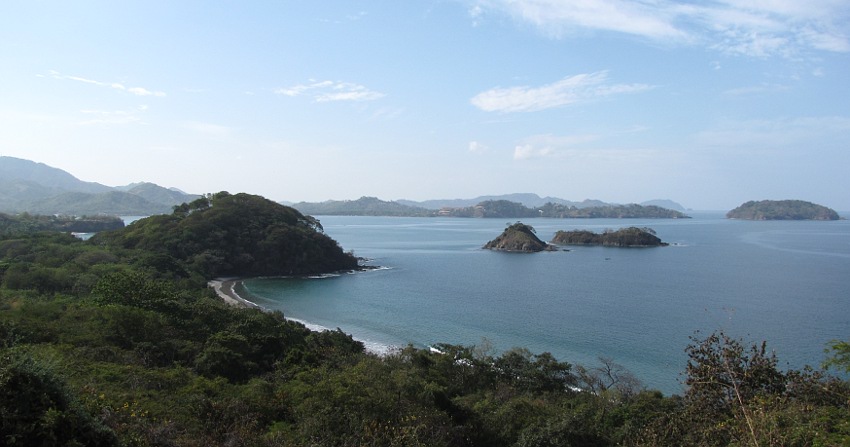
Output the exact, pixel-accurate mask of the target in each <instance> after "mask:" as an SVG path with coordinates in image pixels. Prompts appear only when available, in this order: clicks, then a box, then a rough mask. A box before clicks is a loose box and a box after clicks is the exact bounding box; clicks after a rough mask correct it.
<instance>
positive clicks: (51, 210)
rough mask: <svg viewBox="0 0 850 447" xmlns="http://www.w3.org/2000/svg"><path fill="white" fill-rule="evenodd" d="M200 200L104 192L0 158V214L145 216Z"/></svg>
mask: <svg viewBox="0 0 850 447" xmlns="http://www.w3.org/2000/svg"><path fill="white" fill-rule="evenodd" d="M198 197H200V196H199V195H196V194H187V193H185V192H183V191H180V190H177V189H169V188H164V187H162V186H158V185H155V184H153V183H133V184H130V185H126V186H119V187H110V186H106V185H101V184H100V183H94V182H85V181H82V180H80V179H78V178H76V177H74V176H73V175H71V174H70V173H68V172H66V171H63V170H61V169H58V168H54V167H50V166H48V165H45V164H43V163H36V162H34V161H30V160H24V159H20V158H14V157H3V156H0V212H4V213H22V212H27V213H30V214H45V215H50V214H67V215H77V216H81V215H98V214H109V215H117V216H134V215H138V216H147V215H151V214H162V213H170V212H171V211H172V207H173V206H174V205H179V204H181V203H184V202H191V201H193V200H195V199H197V198H198Z"/></svg>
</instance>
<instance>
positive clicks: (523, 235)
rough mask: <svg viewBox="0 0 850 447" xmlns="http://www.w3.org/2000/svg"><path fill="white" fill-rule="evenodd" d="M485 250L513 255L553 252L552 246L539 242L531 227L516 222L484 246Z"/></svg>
mask: <svg viewBox="0 0 850 447" xmlns="http://www.w3.org/2000/svg"><path fill="white" fill-rule="evenodd" d="M484 248H485V249H487V250H495V251H507V252H515V253H536V252H539V251H555V250H557V248H555V247H554V246H552V245H549V244H547V243H546V242H543V241H542V240H540V238H538V237H537V235H536V234H535V231H534V228H533V227H532V226H531V225H526V224H524V223H522V222H517V223H515V224H512V225H510V226H508V227H507V228H505V231H503V232H502V234H500V235H499V236H498V237H497V238H496V239H493V240H492V241H490V242H487V243H486V244H484Z"/></svg>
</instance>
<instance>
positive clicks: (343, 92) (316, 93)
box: [274, 79, 385, 102]
mask: <svg viewBox="0 0 850 447" xmlns="http://www.w3.org/2000/svg"><path fill="white" fill-rule="evenodd" d="M274 92H275V93H277V94H278V95H284V96H290V97H295V96H301V95H309V96H310V97H311V98H313V100H314V101H315V102H332V101H374V100H377V99H381V98H383V97H384V96H385V95H384V94H383V93H380V92H376V91H374V90H370V89H368V88H366V87H364V86H362V85H359V84H354V83H351V82H335V81H315V80H312V79H311V80H310V83H308V84H299V85H293V86H291V87H283V88H278V89H275V90H274Z"/></svg>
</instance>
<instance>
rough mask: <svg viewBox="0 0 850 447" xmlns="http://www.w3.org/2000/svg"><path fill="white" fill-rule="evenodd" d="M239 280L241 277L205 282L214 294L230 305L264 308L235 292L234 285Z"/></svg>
mask: <svg viewBox="0 0 850 447" xmlns="http://www.w3.org/2000/svg"><path fill="white" fill-rule="evenodd" d="M241 282H242V278H216V279H213V280H212V281H209V282H207V286H208V287H210V288H212V289H213V290H215V293H216V295H218V297H219V298H221V299H222V300H224V302H225V303H227V304H230V305H231V306H236V307H245V308H249V309H260V310H264V309H263V307H262V306H260V305H259V304H257V303H253V302H251V301H248V300H246V299H245V298H242V297H241V296H240V295H239V294H238V293H236V285H237V284H240V283H241Z"/></svg>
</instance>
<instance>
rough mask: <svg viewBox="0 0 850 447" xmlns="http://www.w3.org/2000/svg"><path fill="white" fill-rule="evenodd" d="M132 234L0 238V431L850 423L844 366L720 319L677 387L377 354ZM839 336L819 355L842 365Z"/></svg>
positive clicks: (332, 440) (182, 436)
mask: <svg viewBox="0 0 850 447" xmlns="http://www.w3.org/2000/svg"><path fill="white" fill-rule="evenodd" d="M215 207H216V205H215V204H213V208H215ZM195 212H196V211H192V210H188V215H187V216H184V217H183V219H185V218H188V216H190V215H191V214H192V213H195ZM296 216H297V215H296ZM156 222H159V221H156ZM164 222H166V223H167V222H170V221H164ZM296 225H297V224H296ZM131 228H132V229H133V230H136V231H140V230H139V229H137V228H133V227H132V226H131ZM160 228H162V227H160ZM125 231H126V230H125ZM150 231H153V230H150ZM110 237H113V236H110ZM110 240H113V239H110ZM116 240H117V239H116ZM142 240H144V237H140V238H139V241H142ZM166 240H167V239H163V241H166ZM132 247H133V245H132V244H131V245H128V246H124V245H115V244H111V243H101V244H98V243H93V242H86V241H80V240H78V239H76V238H73V237H71V236H67V235H61V234H55V235H51V234H43V233H42V234H36V235H32V236H27V237H18V238H6V239H0V284H1V285H2V287H0V444H2V445H15V444H17V445H44V446H52V445H104V446H106V445H127V446H208V445H232V446H301V445H303V446H308V445H328V446H362V445H373V446H401V445H404V446H408V445H411V446H417V445H419V446H522V447H529V446H554V445H559V446H563V445H566V446H569V445H590V446H609V445H610V446H614V445H628V446H662V445H664V446H666V445H697V446H721V445H723V446H725V445H753V446H755V445H759V446H767V445H777V446H778V445H785V446H808V445H846V444H847V443H850V424H849V423H848V421H850V408H848V406H850V386H849V385H848V383H847V382H845V381H842V380H839V379H835V378H832V377H829V376H826V375H824V373H822V372H819V371H814V370H808V369H807V370H803V371H783V370H781V369H779V368H778V367H777V363H778V362H777V359H776V358H775V357H773V356H772V355H770V354H769V352H768V351H767V349H766V347H765V346H764V345H756V346H752V347H747V346H746V345H745V344H744V343H743V342H741V341H739V340H736V339H732V338H730V337H727V336H726V335H724V334H721V333H718V334H710V335H708V336H706V337H699V336H697V337H695V338H694V340H693V342H692V343H691V346H690V347H689V348H688V354H689V358H690V361H689V362H688V364H687V365H685V367H686V374H687V378H686V379H685V380H686V381H685V385H686V386H687V391H686V392H685V394H684V395H683V396H671V397H665V396H663V395H662V394H661V393H659V392H655V391H651V390H644V389H643V388H642V387H641V386H640V385H639V383H638V382H637V380H636V379H635V378H634V377H633V376H631V375H630V374H629V373H628V372H627V371H625V370H623V368H622V367H620V366H619V365H617V364H616V363H614V362H613V361H612V360H610V359H601V360H600V364H599V365H586V366H574V365H571V364H570V363H567V362H563V361H559V360H557V359H555V358H554V357H552V356H551V355H550V354H548V353H541V354H534V353H531V352H529V351H527V350H525V349H514V350H510V351H508V352H504V353H501V354H496V353H494V352H492V351H491V350H489V349H487V347H486V346H478V347H476V346H455V345H437V346H435V348H436V350H435V351H431V350H424V349H417V348H414V347H410V346H408V347H406V348H403V349H400V350H398V351H397V352H393V353H391V354H390V355H387V356H385V357H378V356H375V355H372V354H369V353H366V352H364V349H363V345H362V344H361V343H359V342H357V341H355V340H352V339H351V337H350V336H348V335H346V334H344V333H342V332H341V331H328V332H322V333H318V332H311V331H309V330H307V329H306V328H305V327H304V326H303V325H300V324H298V323H294V322H290V321H287V320H285V319H284V318H283V315H282V314H281V313H279V312H261V311H258V310H255V309H241V308H233V307H229V306H227V305H225V304H224V303H223V302H222V301H221V300H220V299H218V298H217V297H216V296H214V294H213V293H212V292H211V291H210V290H208V289H206V288H205V287H204V286H203V276H202V275H201V274H200V273H199V272H198V271H196V270H193V268H194V267H196V266H197V265H196V264H192V263H184V261H183V259H177V258H174V257H171V256H169V255H167V254H165V253H163V252H162V251H161V250H158V249H155V248H154V247H151V248H145V249H142V248H132ZM833 346H834V348H833V350H834V352H835V353H836V356H835V357H834V358H832V359H831V360H832V361H831V362H830V366H831V367H835V368H838V369H843V368H846V367H848V362H847V356H846V355H845V354H846V343H845V342H836V343H834V344H833ZM437 351H438V352H437ZM579 390H587V391H579Z"/></svg>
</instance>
